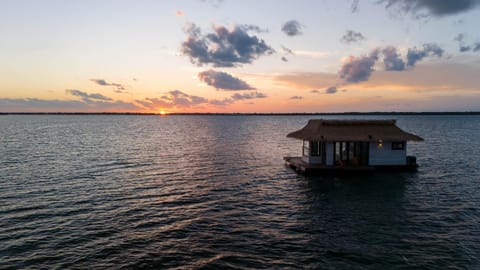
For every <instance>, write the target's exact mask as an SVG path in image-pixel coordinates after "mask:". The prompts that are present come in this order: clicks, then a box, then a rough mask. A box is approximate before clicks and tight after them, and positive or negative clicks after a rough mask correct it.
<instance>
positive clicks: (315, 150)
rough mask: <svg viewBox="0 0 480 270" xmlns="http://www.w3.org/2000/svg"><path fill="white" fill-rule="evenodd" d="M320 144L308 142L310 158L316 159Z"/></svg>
mask: <svg viewBox="0 0 480 270" xmlns="http://www.w3.org/2000/svg"><path fill="white" fill-rule="evenodd" d="M319 146H320V143H319V142H310V151H311V152H310V155H311V156H312V157H318V156H320V152H321V151H320V149H319Z"/></svg>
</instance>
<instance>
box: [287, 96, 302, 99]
mask: <svg viewBox="0 0 480 270" xmlns="http://www.w3.org/2000/svg"><path fill="white" fill-rule="evenodd" d="M290 99H303V97H302V96H293V97H290Z"/></svg>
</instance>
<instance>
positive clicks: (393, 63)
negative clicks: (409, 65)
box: [382, 46, 405, 71]
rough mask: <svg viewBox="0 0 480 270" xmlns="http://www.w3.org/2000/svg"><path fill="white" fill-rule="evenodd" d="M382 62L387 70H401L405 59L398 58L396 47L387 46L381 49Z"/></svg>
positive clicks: (403, 68)
mask: <svg viewBox="0 0 480 270" xmlns="http://www.w3.org/2000/svg"><path fill="white" fill-rule="evenodd" d="M382 54H383V64H384V66H385V70H387V71H403V70H405V61H403V59H402V58H400V55H399V54H398V52H397V48H395V47H393V46H388V47H385V48H383V49H382Z"/></svg>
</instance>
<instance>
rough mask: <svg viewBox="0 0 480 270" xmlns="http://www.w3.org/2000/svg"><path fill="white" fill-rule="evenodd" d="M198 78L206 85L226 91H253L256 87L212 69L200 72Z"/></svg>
mask: <svg viewBox="0 0 480 270" xmlns="http://www.w3.org/2000/svg"><path fill="white" fill-rule="evenodd" d="M198 78H199V79H200V80H201V81H203V82H205V83H206V84H208V85H210V86H213V87H215V88H216V89H222V90H226V91H238V90H252V89H255V88H254V87H252V86H250V85H249V84H248V83H246V82H244V81H242V80H240V79H238V78H235V77H233V76H232V75H230V74H228V73H225V72H220V71H214V70H212V69H210V70H207V71H203V72H200V73H199V74H198Z"/></svg>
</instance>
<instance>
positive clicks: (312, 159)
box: [302, 142, 333, 165]
mask: <svg viewBox="0 0 480 270" xmlns="http://www.w3.org/2000/svg"><path fill="white" fill-rule="evenodd" d="M308 143H309V147H308V150H310V142H308ZM309 152H310V151H308V152H307V153H305V151H303V155H302V160H303V161H304V162H306V163H309V164H326V165H333V143H325V159H326V162H327V163H325V162H324V161H323V159H322V156H311V155H310V153H309ZM328 162H330V163H328Z"/></svg>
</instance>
